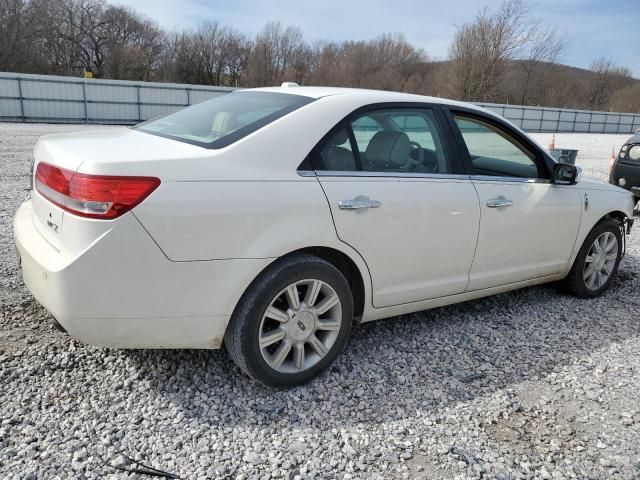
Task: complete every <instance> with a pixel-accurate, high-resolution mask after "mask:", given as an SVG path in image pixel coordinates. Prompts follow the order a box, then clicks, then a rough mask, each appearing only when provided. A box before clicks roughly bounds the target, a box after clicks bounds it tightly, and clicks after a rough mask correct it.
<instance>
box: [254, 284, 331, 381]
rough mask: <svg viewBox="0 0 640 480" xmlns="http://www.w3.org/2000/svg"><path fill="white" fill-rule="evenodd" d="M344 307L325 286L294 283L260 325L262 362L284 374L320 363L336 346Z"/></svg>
mask: <svg viewBox="0 0 640 480" xmlns="http://www.w3.org/2000/svg"><path fill="white" fill-rule="evenodd" d="M341 326H342V306H341V304H340V298H339V297H338V294H337V293H336V292H335V290H334V289H333V288H332V287H331V286H330V285H329V284H327V283H326V282H323V281H321V280H317V279H306V280H300V281H297V282H295V283H292V284H291V285H289V286H288V287H287V288H285V289H284V290H282V291H281V292H280V293H278V294H277V295H276V296H275V297H274V298H273V300H272V301H271V302H270V303H269V306H268V307H267V309H266V311H265V313H264V315H263V317H262V321H261V322H260V331H259V336H258V342H259V347H260V352H261V353H262V358H263V359H264V360H265V362H266V363H267V364H268V365H269V366H270V367H271V368H273V369H274V370H276V371H278V372H281V373H300V372H303V371H305V370H307V369H309V368H311V367H313V366H314V365H315V364H316V363H318V362H319V361H320V360H321V359H322V358H324V357H325V356H326V355H327V353H328V352H329V350H330V349H331V347H332V346H333V345H334V344H335V342H336V340H337V338H338V333H339V331H340V327H341Z"/></svg>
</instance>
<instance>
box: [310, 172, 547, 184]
mask: <svg viewBox="0 0 640 480" xmlns="http://www.w3.org/2000/svg"><path fill="white" fill-rule="evenodd" d="M298 175H300V176H301V177H365V178H426V179H434V180H473V181H477V182H506V183H540V184H551V183H552V182H551V180H548V179H546V178H522V177H502V176H491V175H466V174H454V173H408V172H407V173H405V172H363V171H357V170H353V171H336V170H318V171H314V170H298Z"/></svg>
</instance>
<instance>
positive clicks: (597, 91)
mask: <svg viewBox="0 0 640 480" xmlns="http://www.w3.org/2000/svg"><path fill="white" fill-rule="evenodd" d="M590 69H591V71H592V72H593V75H592V76H591V77H590V79H589V82H588V84H587V96H588V98H587V102H588V107H589V108H590V109H591V110H605V109H608V107H609V98H610V96H611V94H612V92H613V91H614V90H617V89H620V88H622V87H624V86H627V85H628V84H629V83H630V80H631V78H632V77H631V71H630V70H629V69H628V68H624V67H618V66H616V65H615V64H614V63H613V62H612V61H611V60H609V59H606V58H598V59H596V60H594V61H593V63H592V64H591V68H590Z"/></svg>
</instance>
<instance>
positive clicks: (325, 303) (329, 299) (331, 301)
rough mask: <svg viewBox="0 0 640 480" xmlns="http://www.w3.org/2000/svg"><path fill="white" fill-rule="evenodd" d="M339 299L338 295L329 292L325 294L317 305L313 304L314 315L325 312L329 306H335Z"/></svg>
mask: <svg viewBox="0 0 640 480" xmlns="http://www.w3.org/2000/svg"><path fill="white" fill-rule="evenodd" d="M339 301H340V299H339V298H338V295H336V294H335V293H333V292H331V294H330V295H328V296H326V297H325V298H324V299H323V300H322V301H321V302H320V303H319V304H318V305H316V306H315V309H314V310H315V312H316V315H318V316H320V315H322V314H324V313H326V312H328V311H329V310H330V309H331V308H333V307H335V306H336V305H337V304H338V302H339Z"/></svg>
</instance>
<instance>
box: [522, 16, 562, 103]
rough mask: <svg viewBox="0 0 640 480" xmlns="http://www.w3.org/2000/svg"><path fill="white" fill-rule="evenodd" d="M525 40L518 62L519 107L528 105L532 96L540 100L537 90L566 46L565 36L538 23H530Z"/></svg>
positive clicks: (552, 28)
mask: <svg viewBox="0 0 640 480" xmlns="http://www.w3.org/2000/svg"><path fill="white" fill-rule="evenodd" d="M527 39H528V42H527V43H526V45H525V46H524V52H523V55H522V58H521V60H520V61H519V62H518V65H519V66H520V68H521V74H520V78H519V86H520V95H519V99H518V100H519V103H520V105H529V104H530V101H531V99H532V96H537V98H538V99H540V92H539V90H541V88H542V86H543V84H544V81H545V79H546V77H547V75H548V73H549V72H550V70H551V69H552V68H553V66H554V64H555V63H557V62H558V60H559V59H560V57H561V56H562V53H563V51H564V49H565V47H566V44H567V37H566V35H564V34H560V33H559V32H558V30H557V29H556V28H554V27H551V26H545V27H542V26H541V24H540V23H538V22H532V23H531V27H530V30H529V32H528V33H527Z"/></svg>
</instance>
